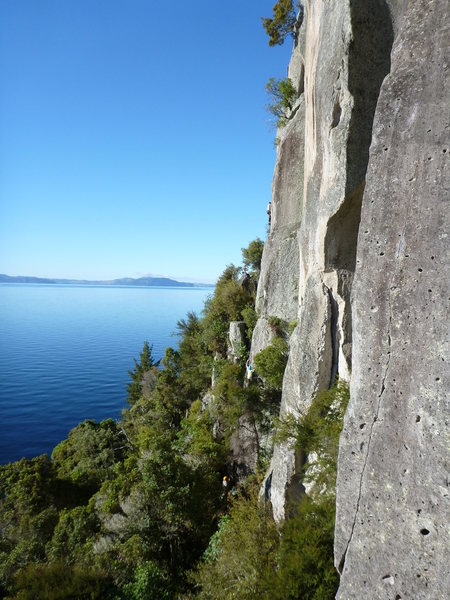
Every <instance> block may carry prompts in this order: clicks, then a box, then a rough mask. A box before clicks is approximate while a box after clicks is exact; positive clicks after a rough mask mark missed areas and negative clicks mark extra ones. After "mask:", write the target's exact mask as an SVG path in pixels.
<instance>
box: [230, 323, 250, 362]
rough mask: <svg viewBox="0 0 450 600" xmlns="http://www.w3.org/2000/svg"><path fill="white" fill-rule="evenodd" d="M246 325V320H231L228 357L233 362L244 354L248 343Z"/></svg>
mask: <svg viewBox="0 0 450 600" xmlns="http://www.w3.org/2000/svg"><path fill="white" fill-rule="evenodd" d="M246 329H247V327H246V325H245V323H244V321H231V323H230V327H229V330H228V351H227V358H228V360H230V361H231V362H237V361H238V360H239V358H240V357H241V356H242V354H243V349H245V347H246V345H247V338H246V333H245V332H246Z"/></svg>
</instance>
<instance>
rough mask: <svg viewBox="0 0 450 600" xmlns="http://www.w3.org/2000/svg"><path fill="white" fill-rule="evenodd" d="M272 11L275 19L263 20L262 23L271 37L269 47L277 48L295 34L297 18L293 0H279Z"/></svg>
mask: <svg viewBox="0 0 450 600" xmlns="http://www.w3.org/2000/svg"><path fill="white" fill-rule="evenodd" d="M272 10H273V18H272V19H271V18H269V17H267V18H263V19H262V23H263V27H264V29H265V30H266V33H267V35H268V36H269V46H277V45H281V44H283V43H284V40H285V39H286V38H287V36H289V35H293V34H294V25H295V20H296V16H295V11H294V4H293V2H292V0H278V2H276V4H275V5H274V6H273V9H272Z"/></svg>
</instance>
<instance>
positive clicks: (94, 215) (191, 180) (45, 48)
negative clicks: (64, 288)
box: [0, 0, 291, 282]
mask: <svg viewBox="0 0 450 600" xmlns="http://www.w3.org/2000/svg"><path fill="white" fill-rule="evenodd" d="M274 2H275V0H269V1H266V0H244V1H242V0H228V1H227V2H219V0H191V1H189V2H186V1H181V0H174V1H172V2H166V1H162V0H161V1H155V0H154V1H151V0H3V1H2V2H1V3H0V80H1V86H0V273H6V274H9V275H36V276H42V277H71V278H72V277H73V278H98V279H109V278H115V277H123V276H130V277H138V276H140V275H143V274H158V275H167V276H171V277H175V278H178V279H187V280H196V281H207V282H212V281H215V279H216V278H217V276H218V275H219V274H220V272H221V271H222V270H223V268H224V267H225V266H226V264H228V263H230V262H235V263H238V262H239V261H240V257H241V252H240V249H241V247H243V246H246V245H247V244H248V243H249V242H250V241H251V240H252V239H254V238H255V237H257V236H259V237H261V238H264V237H265V229H266V219H267V217H266V205H267V202H268V200H269V198H270V195H271V180H272V173H273V167H274V161H275V150H274V145H273V138H274V132H273V130H271V129H270V127H269V126H268V121H269V115H268V114H267V112H266V111H265V109H264V106H265V104H266V103H267V97H266V94H265V83H266V81H267V80H268V78H269V77H271V76H275V77H284V76H285V74H286V67H287V62H288V58H289V54H290V50H291V44H290V42H287V43H286V45H285V46H284V47H277V48H269V47H268V44H267V37H266V34H265V32H264V30H263V28H262V25H261V16H270V15H271V13H272V5H273V4H274Z"/></svg>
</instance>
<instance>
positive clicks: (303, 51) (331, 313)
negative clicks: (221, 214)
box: [252, 0, 393, 520]
mask: <svg viewBox="0 0 450 600" xmlns="http://www.w3.org/2000/svg"><path fill="white" fill-rule="evenodd" d="M392 38H393V33H392V23H391V17H390V13H389V10H388V7H387V6H386V4H385V3H384V2H381V0H380V1H379V0H358V1H357V0H353V1H352V2H345V1H344V0H341V1H339V2H333V3H329V2H326V1H325V0H314V2H312V1H311V2H310V1H307V2H306V3H305V19H304V22H303V25H302V27H301V30H300V36H299V43H298V45H297V46H296V47H295V48H294V52H293V55H292V60H291V64H290V66H289V74H290V75H291V76H292V77H293V79H294V83H295V85H296V86H297V87H298V89H299V91H301V92H302V95H301V102H300V103H298V112H297V113H296V114H295V117H294V119H297V121H293V123H292V125H291V126H289V125H288V127H286V128H285V132H283V138H282V145H281V146H280V148H279V153H278V159H277V165H280V164H283V167H284V168H283V170H282V172H281V173H282V176H280V173H279V172H278V171H277V167H276V169H275V177H274V190H273V195H274V198H276V199H277V201H276V204H275V209H276V210H275V213H274V220H273V223H272V229H271V232H270V235H269V240H268V243H267V244H266V248H265V252H264V260H263V265H270V266H269V267H268V269H267V270H268V276H267V278H266V279H264V277H263V278H262V280H261V284H260V287H259V289H258V300H259V302H258V308H260V310H261V309H262V313H263V316H264V313H266V314H270V310H273V308H278V305H277V304H276V302H277V300H276V299H277V297H284V298H286V289H288V286H287V282H288V281H289V278H291V277H292V268H293V264H292V265H291V268H290V269H288V270H286V269H285V268H284V264H283V261H286V255H285V252H284V248H283V247H282V245H281V244H278V245H274V243H273V241H272V240H274V239H278V237H277V236H278V235H280V234H281V232H286V231H289V235H290V238H291V239H294V236H295V237H296V241H297V243H298V256H299V263H298V271H297V277H298V292H297V303H296V314H297V319H298V325H297V327H296V329H295V330H294V333H293V335H292V336H291V340H290V353H289V360H288V364H287V368H286V372H285V377H284V383H283V397H282V405H281V414H282V415H283V414H286V413H294V414H297V415H298V414H301V413H304V412H306V411H307V410H308V408H309V406H310V404H311V402H312V400H313V398H314V397H315V395H316V394H317V392H318V391H319V390H321V389H326V388H327V387H329V386H330V385H331V384H332V382H333V381H334V379H335V376H336V375H337V374H339V375H340V377H343V378H347V379H348V378H349V377H350V367H351V354H352V317H351V302H350V298H351V288H352V281H353V273H354V269H355V260H356V244H357V235H358V228H359V221H360V213H361V201H362V196H363V192H364V185H365V173H366V169H367V162H368V155H369V146H370V140H371V131H372V123H373V116H374V112H375V107H376V102H377V98H378V93H379V89H380V86H381V83H382V81H383V78H384V77H385V75H386V74H387V72H388V71H389V64H390V60H389V57H390V48H391V45H392ZM294 110H295V107H294ZM300 111H301V112H300ZM299 115H301V120H300V118H299ZM294 122H295V123H296V126H295V135H294V133H293V132H294ZM289 127H290V128H289ZM302 128H303V129H302ZM299 143H302V144H303V146H302V154H301V153H300V151H299V150H298V149H297V145H298V144H299ZM289 156H291V157H292V160H290V159H288V157H289ZM294 157H295V160H294ZM301 159H303V164H302V165H301V166H300V165H298V161H299V160H301ZM294 164H295V168H293V165H294ZM292 189H294V190H295V192H296V195H299V196H301V201H300V205H299V209H298V212H297V213H296V214H298V215H299V217H300V218H299V219H297V220H296V221H294V220H293V218H292V209H291V206H292V205H291V202H290V198H291V196H290V192H291V190H292ZM279 215H281V218H280V219H278V216H279ZM278 232H280V233H278ZM283 239H286V238H285V237H284V238H283ZM273 272H277V274H278V275H277V276H278V281H277V285H276V286H273V287H272V288H271V287H270V286H269V285H267V283H266V281H267V279H268V278H269V277H270V276H271V274H272V273H273ZM286 272H287V275H286ZM278 290H279V291H278ZM289 311H290V314H292V307H291V306H290V307H289ZM274 314H277V313H276V312H275V313H274ZM279 316H283V315H281V314H280V315H279ZM267 340H269V337H268V335H267V334H266V328H264V327H261V328H260V330H258V329H255V334H254V336H253V347H252V351H253V350H254V349H260V348H261V346H262V345H263V343H267ZM267 479H268V481H270V482H271V485H270V490H269V491H268V495H269V497H270V499H271V501H272V505H273V510H274V515H275V518H276V519H277V520H281V519H282V518H284V515H285V509H286V499H287V498H288V497H289V498H296V497H298V495H299V494H300V493H302V490H303V486H302V484H301V481H300V479H299V477H298V467H297V466H296V458H295V455H294V453H293V451H290V450H289V448H287V447H286V446H276V447H275V449H274V455H273V459H272V463H271V468H270V470H269V473H268V478H267ZM266 491H267V490H266Z"/></svg>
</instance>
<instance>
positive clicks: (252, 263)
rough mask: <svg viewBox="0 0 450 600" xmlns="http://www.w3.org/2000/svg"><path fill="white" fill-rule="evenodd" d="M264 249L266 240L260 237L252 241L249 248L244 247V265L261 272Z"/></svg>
mask: <svg viewBox="0 0 450 600" xmlns="http://www.w3.org/2000/svg"><path fill="white" fill-rule="evenodd" d="M263 250H264V242H263V241H262V240H260V239H259V238H256V240H253V241H252V242H250V244H249V245H248V246H247V248H242V262H243V263H244V266H245V267H247V268H249V269H251V270H252V271H254V272H257V273H258V274H259V271H260V270H261V260H262V254H263Z"/></svg>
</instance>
